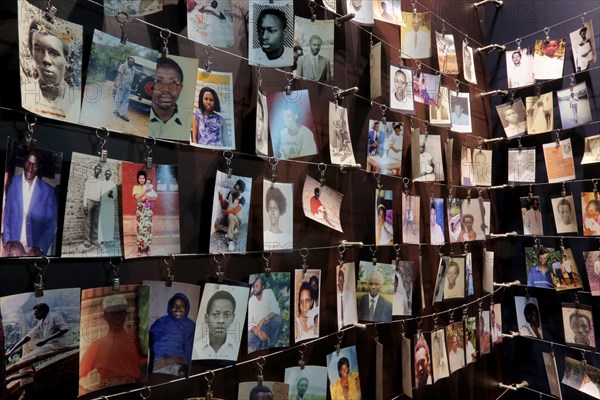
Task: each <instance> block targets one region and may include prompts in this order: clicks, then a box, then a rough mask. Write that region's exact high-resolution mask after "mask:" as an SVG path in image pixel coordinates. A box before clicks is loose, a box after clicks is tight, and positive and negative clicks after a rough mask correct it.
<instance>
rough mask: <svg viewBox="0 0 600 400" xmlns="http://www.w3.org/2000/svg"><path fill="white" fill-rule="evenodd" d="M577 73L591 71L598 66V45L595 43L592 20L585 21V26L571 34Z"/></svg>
mask: <svg viewBox="0 0 600 400" xmlns="http://www.w3.org/2000/svg"><path fill="white" fill-rule="evenodd" d="M569 37H570V39H571V48H572V50H573V60H575V71H576V72H581V71H585V70H587V69H590V67H592V66H593V65H594V64H596V61H597V60H596V43H595V42H594V27H593V25H592V20H589V21H584V22H583V26H582V27H580V28H579V29H577V30H576V31H573V32H571V33H570V34H569Z"/></svg>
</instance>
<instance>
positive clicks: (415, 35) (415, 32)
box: [415, 32, 417, 49]
mask: <svg viewBox="0 0 600 400" xmlns="http://www.w3.org/2000/svg"><path fill="white" fill-rule="evenodd" d="M416 48H417V32H415V49H416Z"/></svg>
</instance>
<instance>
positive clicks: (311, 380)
mask: <svg viewBox="0 0 600 400" xmlns="http://www.w3.org/2000/svg"><path fill="white" fill-rule="evenodd" d="M283 381H284V382H285V383H287V384H288V386H289V387H290V393H289V397H288V398H287V400H298V399H301V400H304V399H306V400H308V399H314V400H326V399H327V367H319V366H316V365H307V366H305V367H304V368H301V367H289V368H286V369H285V375H284V378H283ZM244 400H245V399H244Z"/></svg>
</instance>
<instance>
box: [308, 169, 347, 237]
mask: <svg viewBox="0 0 600 400" xmlns="http://www.w3.org/2000/svg"><path fill="white" fill-rule="evenodd" d="M343 198H344V195H343V194H342V193H339V192H336V191H335V190H333V189H331V188H330V187H328V186H325V185H321V184H320V183H319V181H317V180H315V179H313V178H312V177H310V176H306V179H305V180H304V187H303V189H302V209H303V210H304V215H305V216H306V217H307V218H310V219H312V220H314V221H317V222H318V223H320V224H323V225H325V226H327V227H329V228H332V229H335V230H336V231H338V232H342V233H343V232H344V231H343V230H342V225H341V221H340V209H341V207H342V199H343Z"/></svg>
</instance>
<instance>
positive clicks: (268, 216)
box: [263, 179, 294, 251]
mask: <svg viewBox="0 0 600 400" xmlns="http://www.w3.org/2000/svg"><path fill="white" fill-rule="evenodd" d="M263 204H264V206H263V228H264V231H263V248H264V250H265V251H272V250H291V249H292V248H293V247H294V215H293V211H294V184H293V183H278V182H272V181H271V180H268V179H263Z"/></svg>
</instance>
